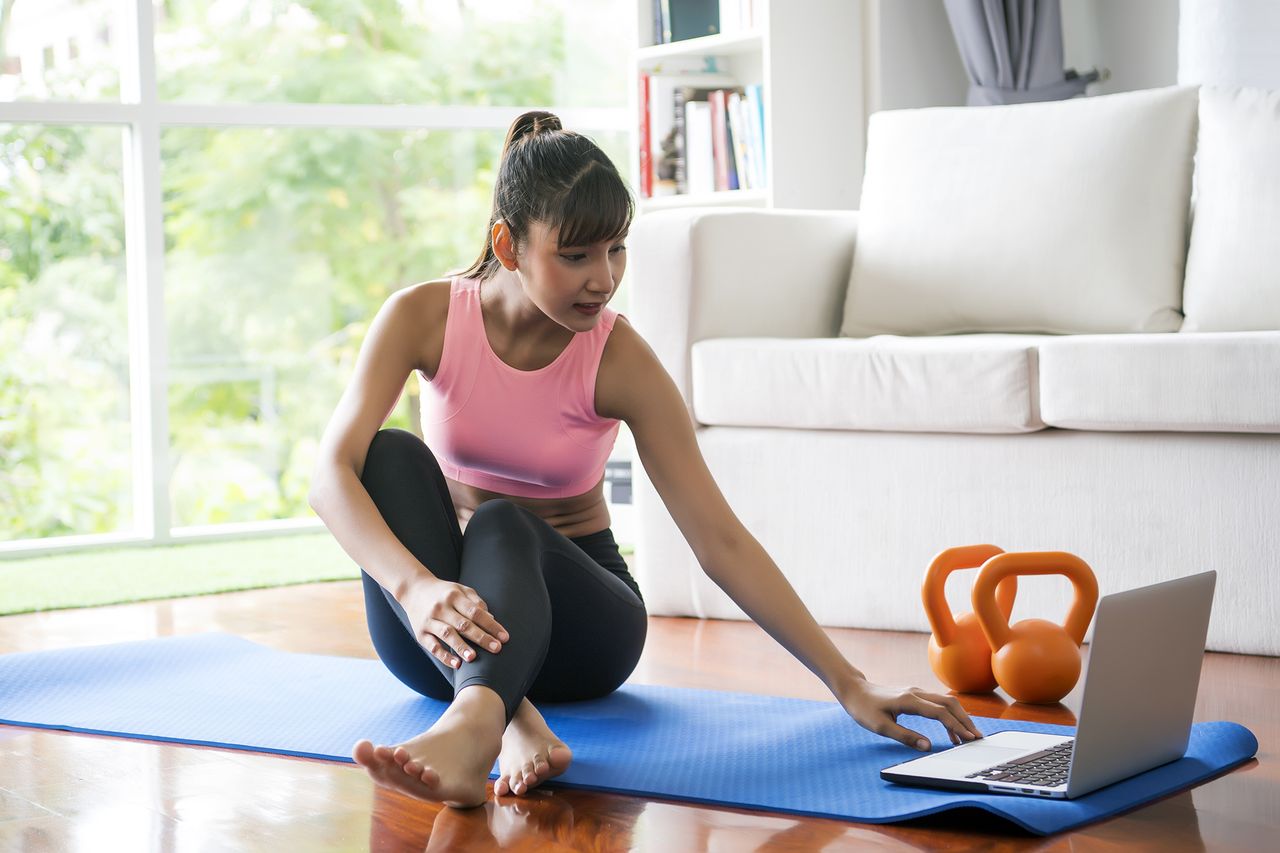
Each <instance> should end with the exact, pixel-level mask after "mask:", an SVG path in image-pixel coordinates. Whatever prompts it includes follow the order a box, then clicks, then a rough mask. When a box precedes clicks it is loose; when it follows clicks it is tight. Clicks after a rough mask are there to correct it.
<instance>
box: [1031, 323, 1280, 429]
mask: <svg viewBox="0 0 1280 853" xmlns="http://www.w3.org/2000/svg"><path fill="white" fill-rule="evenodd" d="M1040 411H1041V414H1042V417H1043V418H1044V422H1045V423H1046V424H1048V425H1049V426H1053V427H1060V428H1063V429H1085V430H1174V431H1183V432H1263V433H1278V432H1280V332H1271V331H1264V332H1201V333H1180V334H1174V335H1072V336H1069V337H1062V338H1057V339H1054V340H1050V341H1046V342H1044V343H1043V344H1041V346H1040Z"/></svg>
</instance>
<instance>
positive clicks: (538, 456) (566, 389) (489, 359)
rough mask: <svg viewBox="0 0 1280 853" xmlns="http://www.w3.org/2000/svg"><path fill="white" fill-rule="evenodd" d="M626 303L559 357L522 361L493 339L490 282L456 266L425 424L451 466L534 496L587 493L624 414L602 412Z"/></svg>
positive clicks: (485, 485)
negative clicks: (485, 301)
mask: <svg viewBox="0 0 1280 853" xmlns="http://www.w3.org/2000/svg"><path fill="white" fill-rule="evenodd" d="M617 315H618V312H616V311H613V310H612V309H610V308H609V307H608V306H605V307H603V308H601V309H600V322H599V323H597V324H596V326H595V328H593V329H591V330H590V331H587V332H579V333H577V334H576V335H574V336H573V338H572V339H571V340H570V341H569V345H568V346H567V347H565V349H564V351H563V352H562V353H560V355H559V356H557V357H556V360H555V361H553V362H551V364H548V365H547V366H546V367H543V368H540V369H538V370H517V369H516V368H514V367H512V366H511V365H509V364H507V363H506V362H504V361H503V360H502V359H500V358H498V356H497V354H496V353H495V352H494V351H493V349H492V347H490V346H489V337H488V335H486V334H485V331H484V318H483V316H482V315H481V313H480V282H479V280H478V279H474V278H462V277H461V276H454V277H453V283H452V284H451V285H450V291H449V317H448V320H447V321H446V323H445V330H444V349H443V351H442V353H441V355H440V366H439V368H438V369H437V370H436V375H435V376H434V377H432V379H431V380H430V381H429V382H426V383H423V397H422V434H423V438H424V439H425V441H426V443H427V446H428V447H429V448H431V451H432V452H433V453H434V454H435V457H436V459H437V461H439V463H440V469H441V470H442V471H443V472H444V474H445V476H447V477H450V478H452V479H454V480H457V481H458V482H460V483H466V484H467V485H470V486H476V487H478V488H481V489H486V490H489V491H493V492H499V493H502V494H507V495H513V496H518V497H527V498H563V497H570V496H573V495H580V494H582V493H584V492H586V491H587V490H588V489H590V488H591V487H592V486H594V485H595V484H596V483H598V482H599V481H600V478H601V476H602V475H603V474H604V468H605V462H607V461H608V459H609V453H610V452H611V451H612V450H613V444H614V441H615V440H616V439H617V436H618V425H619V424H620V423H621V421H619V420H617V419H614V418H602V417H600V416H599V415H597V414H596V409H595V387H596V372H597V371H598V370H599V368H600V356H601V354H602V353H603V352H604V345H605V341H606V340H608V338H609V333H610V332H611V331H612V330H613V324H614V319H615V318H616V317H617Z"/></svg>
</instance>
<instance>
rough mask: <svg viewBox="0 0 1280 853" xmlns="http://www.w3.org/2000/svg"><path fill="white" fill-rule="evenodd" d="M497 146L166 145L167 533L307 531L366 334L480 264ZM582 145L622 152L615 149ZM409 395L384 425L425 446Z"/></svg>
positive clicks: (267, 134)
mask: <svg viewBox="0 0 1280 853" xmlns="http://www.w3.org/2000/svg"><path fill="white" fill-rule="evenodd" d="M581 132H583V133H588V131H587V130H585V129H583V130H582V131H581ZM504 135H505V132H502V131H383V130H340V129H334V130H319V131H318V130H314V129H299V130H276V129H266V130H261V129H204V128H169V129H167V130H165V131H164V132H163V134H162V137H161V148H162V156H163V158H164V195H165V199H166V207H165V233H166V246H167V252H166V258H165V288H166V307H165V311H166V317H167V322H168V339H169V359H170V371H171V385H170V396H169V420H170V429H171V436H170V440H171V458H172V464H173V480H172V492H171V499H172V510H173V524H174V525H175V526H178V527H185V526H192V525H207V524H218V523H222V522H233V521H253V520H265V519H277V518H290V517H303V516H308V515H310V514H311V510H310V507H309V506H308V505H307V499H306V496H307V490H308V488H309V486H310V475H311V469H312V467H313V465H314V462H315V452H316V447H317V445H318V443H319V439H320V436H321V434H322V433H323V431H324V426H325V424H326V423H327V422H328V419H329V416H330V415H331V414H332V412H333V409H334V406H335V405H336V404H337V402H338V398H339V397H340V396H341V394H342V390H343V388H344V387H345V385H346V383H347V382H349V381H350V378H351V371H352V367H353V364H354V360H355V356H356V354H357V352H358V351H359V347H360V344H361V342H362V341H363V340H364V335H365V332H366V331H367V329H368V325H369V323H370V321H371V320H372V319H373V316H374V315H375V314H376V313H377V310H378V308H379V307H380V306H381V305H382V303H383V302H384V301H385V300H386V298H387V296H388V295H390V293H391V292H392V291H393V290H395V289H398V288H399V287H402V286H405V285H408V284H412V283H414V282H420V281H428V280H430V279H435V278H441V277H444V276H445V275H446V274H447V273H449V272H452V271H456V270H459V269H463V268H465V267H467V266H468V265H470V263H471V261H473V260H474V259H475V258H476V256H477V255H478V254H479V252H480V250H481V249H482V248H483V247H484V241H485V228H486V226H487V224H488V221H489V209H490V205H491V204H492V196H493V183H492V181H493V171H494V165H495V164H496V162H497V158H498V156H499V155H500V153H501V147H502V142H503V137H504ZM588 135H592V134H588ZM592 136H593V138H594V139H596V141H597V142H598V143H599V144H600V145H601V147H602V148H604V149H605V150H606V151H607V152H608V153H609V154H610V155H611V156H615V157H616V156H617V155H618V152H620V151H624V150H625V145H626V135H625V134H622V133H612V134H599V135H592ZM417 395H418V388H417V383H416V380H415V379H413V378H411V379H410V381H409V382H408V384H407V388H406V392H405V393H404V394H403V395H402V396H401V399H400V401H399V403H398V404H397V406H396V408H395V410H394V413H393V415H392V417H391V418H390V420H389V421H388V422H387V426H396V427H400V428H402V429H408V430H411V431H413V432H415V433H418V434H419V435H420V434H421V427H420V426H419V425H418V420H417V419H418V397H417Z"/></svg>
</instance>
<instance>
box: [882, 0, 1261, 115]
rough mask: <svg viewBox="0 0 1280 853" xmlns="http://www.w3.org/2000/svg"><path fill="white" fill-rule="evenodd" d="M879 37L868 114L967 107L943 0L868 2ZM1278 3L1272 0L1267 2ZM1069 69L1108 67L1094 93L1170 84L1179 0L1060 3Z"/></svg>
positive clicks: (965, 86) (1173, 77)
mask: <svg viewBox="0 0 1280 853" xmlns="http://www.w3.org/2000/svg"><path fill="white" fill-rule="evenodd" d="M864 2H865V3H866V9H867V18H868V19H869V22H870V23H871V26H869V27H868V28H867V32H868V37H869V38H871V37H873V36H872V35H871V34H872V33H878V39H877V41H876V42H875V43H874V44H872V45H870V46H869V48H868V62H869V65H870V66H871V67H870V68H869V69H868V71H869V72H870V73H869V74H868V79H869V80H870V81H873V82H871V83H870V84H869V91H868V92H867V102H868V111H869V112H873V111H874V110H876V109H885V110H894V109H909V108H912V107H935V106H962V105H963V104H964V102H965V95H966V94H967V92H968V88H969V80H968V77H967V76H966V75H965V71H964V65H963V64H962V63H961V61H960V52H959V50H958V49H957V48H956V44H955V37H954V35H953V34H952V32H951V24H950V22H949V21H948V20H947V13H946V9H945V8H944V7H943V4H942V0H864ZM1263 2H1273V0H1263ZM1061 4H1062V31H1063V32H1062V41H1063V58H1064V65H1065V67H1067V68H1075V69H1076V70H1077V71H1079V72H1081V73H1082V74H1083V73H1085V72H1087V71H1089V70H1090V69H1092V68H1107V69H1109V70H1110V72H1111V77H1110V79H1108V80H1106V81H1105V82H1102V83H1095V84H1093V85H1091V86H1090V87H1089V94H1091V95H1103V94H1109V93H1112V92H1129V91H1132V90H1134V89H1152V88H1156V87H1159V86H1172V85H1174V84H1175V83H1177V78H1178V8H1179V0H1061Z"/></svg>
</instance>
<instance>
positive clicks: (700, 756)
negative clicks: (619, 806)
mask: <svg viewBox="0 0 1280 853" xmlns="http://www.w3.org/2000/svg"><path fill="white" fill-rule="evenodd" d="M444 707H445V703H443V702H440V701H437V700H434V699H427V698H425V697H422V696H419V695H418V694H417V693H414V692H413V691H412V690H410V689H409V688H408V687H405V686H404V685H403V684H401V683H400V682H399V681H398V680H396V678H395V676H393V675H392V674H391V673H390V672H389V671H388V670H387V669H386V668H385V667H384V666H383V665H382V663H381V662H379V661H377V660H367V659H361V658H345V657H333V656H328V655H307V654H290V653H287V652H281V651H277V650H275V649H271V648H268V647H266V646H261V645H258V644H257V643H253V642H251V641H249V640H246V639H243V638H241V637H237V636H234V635H231V634H223V633H206V634H196V635H192V636H183V637H166V638H162V639H154V640H144V641H138V642H129V643H115V644H111V645H100V646H86V647H80V648H70V649H58V650H54V651H43V652H25V653H20V654H9V655H2V656H0V722H4V723H12V724H16V725H23V726H37V727H40V728H48V729H60V730H65V731H73V732H90V733H94V734H108V735H120V736H124V737H138V738H146V739H148V740H160V741H171V742H175V743H191V744H201V745H207V746H223V747H231V748H235V749H246V750H252V751H255V752H274V753H280V754H283V755H298V756H305V757H310V758H327V759H334V760H339V761H351V747H352V746H353V745H354V744H355V742H356V741H357V740H359V739H360V738H369V739H370V740H372V741H374V742H375V743H387V744H394V743H398V742H400V741H403V740H407V739H408V738H410V737H412V736H413V735H415V734H418V733H419V732H421V731H422V730H423V729H425V728H427V727H428V726H429V725H430V724H431V723H432V722H434V721H435V720H436V719H437V717H439V715H440V714H441V713H442V711H443V710H444ZM540 710H541V711H542V713H543V716H544V717H546V719H547V722H548V724H549V725H550V726H551V728H552V729H553V730H554V731H555V732H556V734H558V735H559V736H560V737H561V738H563V739H564V741H565V742H566V743H568V744H569V745H570V746H571V747H572V748H573V751H574V761H573V764H572V765H571V766H570V768H569V770H568V771H566V772H565V773H564V774H563V775H561V776H560V777H558V778H556V779H555V780H553V781H552V782H551V783H549V784H551V785H564V786H571V787H579V788H591V789H595V790H601V791H612V792H616V793H623V794H634V795H640V796H654V797H665V798H671V799H678V800H689V801H692V802H699V803H713V804H722V805H731V806H741V807H746V808H754V809H765V810H770V811H778V812H789V813H794V814H804V815H814V816H820V817H835V818H845V819H849V820H856V821H866V822H871V823H887V822H892V821H898V820H905V819H907V818H913V817H920V816H922V815H928V814H933V813H935V812H940V811H945V810H947V809H954V808H959V807H964V806H968V807H976V808H980V809H985V810H987V811H989V812H993V813H994V814H997V815H1000V816H1001V817H1004V818H1007V819H1009V820H1011V821H1013V822H1014V823H1016V824H1018V825H1019V826H1021V827H1023V828H1025V829H1027V830H1030V831H1031V832H1034V833H1037V834H1042V835H1044V834H1049V833H1053V832H1060V831H1062V830H1065V829H1070V828H1072V827H1076V826H1079V825H1081V824H1084V823H1089V822H1091V821H1095V820H1099V819H1101V818H1104V817H1108V816H1110V815H1113V814H1116V813H1118V812H1122V811H1126V810H1128V809H1131V808H1133V807H1135V806H1137V805H1140V804H1142V803H1145V802H1149V801H1151V800H1154V799H1156V798H1158V797H1161V796H1164V795H1166V794H1169V793H1171V792H1174V791H1177V790H1180V789H1182V788H1186V787H1189V786H1191V785H1194V784H1195V783H1197V782H1200V781H1202V780H1205V779H1208V778H1210V777H1212V776H1215V775H1217V774H1219V773H1222V772H1223V771H1225V770H1228V769H1230V768H1232V767H1235V766H1236V765H1238V764H1241V763H1243V762H1245V761H1247V760H1248V759H1249V758H1251V757H1252V756H1253V754H1254V753H1255V752H1256V751H1257V748H1258V741H1257V739H1256V738H1255V737H1254V736H1253V734H1252V733H1251V732H1250V731H1249V730H1248V729H1246V728H1244V727H1243V726H1240V725H1237V724H1235V723H1229V722H1216V723H1198V724H1196V726H1195V727H1194V728H1193V730H1192V733H1191V745H1190V747H1189V748H1188V751H1187V755H1186V757H1184V758H1182V759H1181V760H1179V761H1175V762H1173V763H1172V764H1167V765H1165V766H1163V767H1158V768H1156V769H1154V770H1151V771H1148V772H1146V773H1143V774H1141V775H1140V776H1135V777H1133V778H1132V779H1129V780H1126V781H1124V782H1120V783H1117V784H1115V785H1112V786H1110V787H1108V788H1104V789H1102V790H1100V791H1097V792H1095V793H1093V794H1090V795H1089V796H1087V797H1083V798H1081V799H1078V800H1073V801H1044V800H1035V799H1031V798H1029V797H1013V796H1003V795H999V794H972V793H955V792H949V791H933V790H928V789H922V788H909V787H904V786H898V785H893V784H890V783H888V782H884V781H882V780H881V779H880V777H879V771H880V768H882V767H886V766H888V765H890V764H895V763H897V762H899V761H902V760H904V759H906V758H909V757H912V756H913V755H917V754H918V753H916V752H914V751H913V750H911V749H908V748H907V747H905V746H902V745H901V744H898V743H895V742H892V741H888V740H885V739H883V738H880V737H877V736H875V735H873V734H871V733H870V732H867V731H865V730H864V729H862V728H861V727H860V726H858V725H857V724H856V723H854V722H853V721H852V720H850V719H849V717H848V715H847V714H846V713H845V712H844V710H843V709H842V708H840V707H839V706H838V705H836V704H835V703H834V702H814V701H809V700H803V699H784V698H776V697H770V696H755V695H749V694H745V693H729V692H721V691H711V690H689V689H684V688H678V687H658V686H647V685H638V684H627V685H624V686H623V687H622V688H621V689H619V690H618V691H616V692H615V693H614V694H612V695H610V696H608V697H605V698H603V699H594V700H590V701H586V702H574V703H559V704H551V703H548V704H545V705H540ZM902 719H903V722H904V724H905V725H907V726H911V727H913V728H916V729H917V730H918V731H923V732H925V733H926V734H928V735H929V736H930V737H932V738H933V742H934V745H935V748H944V747H946V746H948V745H949V743H948V741H947V737H946V733H945V731H944V730H943V729H942V727H941V725H940V724H938V723H936V722H934V721H932V720H927V719H922V718H917V717H904V718H902ZM975 720H976V722H977V723H978V726H979V728H981V729H982V731H983V732H985V733H988V734H989V733H991V732H996V731H1000V730H1002V729H1019V730H1022V731H1034V732H1052V733H1061V732H1067V733H1069V732H1070V731H1071V729H1069V728H1066V727H1063V726H1049V725H1042V724H1037V723H1025V722H1018V721H1014V720H993V719H986V718H975ZM496 775H497V766H496V765H495V767H494V773H493V776H494V777H496Z"/></svg>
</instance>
